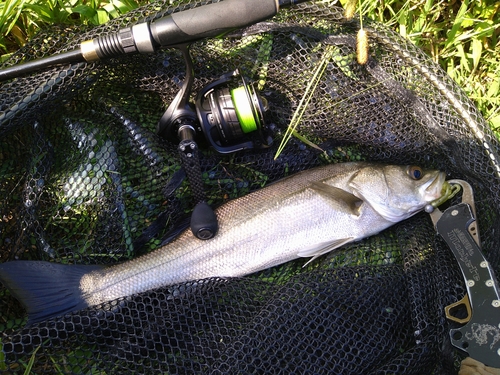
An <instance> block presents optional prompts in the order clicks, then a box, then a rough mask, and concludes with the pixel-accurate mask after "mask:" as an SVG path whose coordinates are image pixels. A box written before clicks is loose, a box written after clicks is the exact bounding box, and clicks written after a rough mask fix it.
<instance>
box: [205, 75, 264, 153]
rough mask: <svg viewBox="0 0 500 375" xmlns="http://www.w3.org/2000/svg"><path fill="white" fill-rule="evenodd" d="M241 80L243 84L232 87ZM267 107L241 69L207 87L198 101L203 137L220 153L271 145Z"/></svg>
mask: <svg viewBox="0 0 500 375" xmlns="http://www.w3.org/2000/svg"><path fill="white" fill-rule="evenodd" d="M238 77H239V78H240V79H241V85H240V86H238V87H236V88H231V84H233V86H234V81H235V80H237V78H238ZM267 105H268V103H267V100H266V99H265V98H263V97H261V96H260V95H259V94H258V93H257V91H256V90H255V88H254V86H253V85H252V84H247V82H246V81H245V78H244V77H243V76H241V75H240V74H239V72H238V70H235V71H234V72H231V73H227V74H225V75H223V76H222V77H221V78H220V79H219V80H217V81H215V82H213V83H211V84H209V85H208V86H206V87H204V88H203V89H202V90H201V91H200V92H199V93H198V96H197V98H196V112H197V114H198V119H199V121H200V124H201V129H202V131H203V134H204V136H205V138H206V139H207V140H208V141H209V142H210V144H211V145H212V147H213V148H215V149H216V150H217V151H218V152H220V153H230V152H236V151H240V150H244V149H251V148H265V147H269V146H271V144H272V138H271V137H269V136H267V135H266V132H265V121H264V112H266V111H267V109H268V107H267Z"/></svg>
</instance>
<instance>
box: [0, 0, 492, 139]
mask: <svg viewBox="0 0 500 375" xmlns="http://www.w3.org/2000/svg"><path fill="white" fill-rule="evenodd" d="M348 1H349V0H340V3H341V4H342V5H344V6H345V4H346V3H347V2H348ZM147 2H148V1H145V0H4V1H2V2H0V57H1V58H2V59H5V58H7V57H8V56H9V54H10V53H12V52H14V51H15V50H17V49H18V48H20V47H21V46H23V45H24V44H25V43H26V42H27V41H28V40H29V39H30V38H32V37H33V36H34V35H35V34H36V33H37V32H38V30H40V29H41V28H45V27H47V26H49V25H52V24H59V25H60V24H67V25H80V24H84V25H88V24H90V25H98V24H103V23H105V22H107V21H108V20H109V19H112V18H115V17H118V16H120V15H121V14H124V13H126V12H128V11H130V10H132V9H135V8H136V7H138V6H139V5H141V4H145V3H147ZM355 2H356V3H358V2H359V0H355ZM358 12H359V5H358ZM361 13H362V14H363V16H364V17H367V18H371V19H374V20H376V21H379V22H382V23H384V24H386V25H388V26H389V27H391V28H393V29H394V30H396V31H397V32H399V33H400V34H401V35H402V36H403V37H405V38H407V39H409V40H410V41H412V42H413V43H414V44H416V45H417V46H418V47H420V48H421V49H423V50H424V51H425V52H426V53H428V54H429V56H431V58H432V59H433V60H434V61H435V62H436V63H438V64H439V65H440V66H441V67H442V68H443V69H444V70H446V71H447V72H448V74H449V75H450V76H451V77H452V78H453V79H454V80H455V81H456V82H457V83H458V84H459V85H460V86H461V87H462V88H463V89H464V91H465V92H466V93H467V95H468V96H469V97H470V98H471V99H472V100H473V101H474V102H475V104H476V106H477V107H478V109H479V110H480V111H481V113H482V114H483V116H484V117H485V118H486V120H487V121H488V122H489V124H490V126H491V128H492V129H493V130H495V131H496V132H497V133H500V42H499V35H500V3H499V2H497V1H496V0H481V1H476V0H456V1H443V0H419V1H417V0H361Z"/></svg>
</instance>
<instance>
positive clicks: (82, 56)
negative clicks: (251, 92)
mask: <svg viewBox="0 0 500 375" xmlns="http://www.w3.org/2000/svg"><path fill="white" fill-rule="evenodd" d="M305 1H308V0H251V1H245V0H224V1H222V2H218V3H211V4H207V5H204V6H201V7H197V8H193V9H189V10H186V11H182V12H176V13H173V14H170V15H168V16H165V17H162V18H159V19H157V20H155V21H153V22H143V23H139V24H137V25H134V26H132V27H126V28H123V29H121V30H119V31H118V32H116V33H112V34H106V35H102V36H100V37H97V38H95V39H91V40H86V41H84V42H82V43H80V47H79V48H77V49H75V50H72V51H68V52H64V53H61V54H57V55H53V56H49V57H46V58H42V59H37V60H34V61H30V62H27V63H24V64H19V65H15V66H12V67H8V68H5V69H1V70H0V81H5V80H8V79H12V78H16V77H19V76H21V75H23V74H26V73H31V72H34V71H37V70H40V69H44V68H47V67H51V66H54V65H61V64H69V63H71V64H73V63H80V62H94V61H98V60H103V59H108V58H111V57H118V56H121V55H126V54H130V53H153V52H155V51H156V50H157V49H159V48H169V47H175V46H177V45H181V44H190V43H192V42H195V41H197V40H200V39H204V38H211V37H217V36H221V35H224V34H226V33H228V32H230V31H232V30H234V29H239V28H242V27H246V26H249V25H252V24H254V23H257V22H260V21H263V20H265V19H268V18H271V17H273V16H274V15H276V14H277V13H278V11H279V10H280V9H281V8H283V7H288V6H292V5H295V4H299V3H302V2H305Z"/></svg>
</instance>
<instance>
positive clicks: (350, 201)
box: [311, 181, 363, 216]
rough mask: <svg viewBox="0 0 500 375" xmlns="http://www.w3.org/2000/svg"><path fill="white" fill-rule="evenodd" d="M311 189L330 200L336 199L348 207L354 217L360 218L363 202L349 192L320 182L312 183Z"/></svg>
mask: <svg viewBox="0 0 500 375" xmlns="http://www.w3.org/2000/svg"><path fill="white" fill-rule="evenodd" d="M311 189H313V190H315V191H317V192H318V193H320V194H323V195H324V196H326V197H328V198H330V199H334V200H336V201H338V202H341V203H342V204H344V205H347V207H348V208H349V211H350V212H351V213H352V214H353V215H356V216H359V214H360V207H361V205H362V204H363V200H362V199H360V198H358V197H356V196H355V195H353V194H351V193H349V192H348V191H345V190H344V189H341V188H338V187H335V186H331V185H328V184H325V183H324V182H318V181H315V182H312V183H311Z"/></svg>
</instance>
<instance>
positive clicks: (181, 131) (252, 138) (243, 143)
mask: <svg viewBox="0 0 500 375" xmlns="http://www.w3.org/2000/svg"><path fill="white" fill-rule="evenodd" d="M305 1H308V0H251V1H249V0H224V1H221V2H217V3H210V4H208V5H204V6H200V7H197V8H193V9H189V10H186V11H182V12H176V13H172V14H170V15H168V16H165V17H162V18H159V19H157V20H155V21H152V22H143V23H139V24H137V25H134V26H132V27H126V28H123V29H120V30H119V31H118V32H116V33H112V34H106V35H102V36H99V37H97V38H95V39H91V40H86V41H84V42H82V43H80V47H79V48H77V49H75V50H73V51H68V52H65V53H62V54H58V55H54V56H50V57H47V58H42V59H38V60H34V61H30V62H27V63H24V64H19V65H15V66H12V67H9V68H6V69H3V70H0V81H5V80H8V79H12V78H16V77H19V76H20V75H23V74H26V73H30V72H34V71H37V70H40V69H44V68H47V67H50V66H54V65H61V64H68V63H85V62H94V61H99V60H104V59H108V58H112V57H119V56H122V55H126V54H131V53H153V52H155V51H156V50H157V49H159V48H177V49H179V50H180V51H181V52H182V54H183V57H184V61H185V63H186V78H185V80H184V83H183V85H182V88H181V90H180V91H179V93H178V94H177V95H176V97H175V98H174V100H173V101H172V102H171V103H170V105H169V107H168V108H167V110H166V112H165V114H164V115H163V116H162V118H161V119H160V121H159V123H158V127H157V134H158V135H160V136H161V137H163V138H166V139H167V140H169V141H171V142H174V143H177V144H178V152H179V155H180V158H181V165H182V167H183V168H184V170H185V172H186V176H187V178H188V180H189V182H190V186H191V189H192V192H193V198H194V200H195V201H196V205H195V207H194V210H193V212H192V215H191V222H190V226H191V230H192V232H193V234H194V235H195V236H196V237H197V238H199V239H202V240H207V239H210V238H212V237H214V236H215V235H216V233H217V232H218V228H219V226H218V220H217V217H216V215H215V213H214V211H213V209H212V208H211V207H210V206H209V205H208V203H207V202H206V196H205V194H204V189H203V181H202V173H201V167H200V160H199V153H198V144H197V141H196V139H197V138H200V137H202V138H205V139H206V140H208V141H209V143H210V144H211V146H212V147H213V148H215V149H216V150H217V151H218V152H219V153H230V152H235V151H239V150H244V149H249V148H266V147H269V146H270V145H271V143H272V139H270V137H269V136H267V135H266V131H265V130H266V126H265V121H264V116H263V114H264V112H265V111H266V109H267V105H266V101H265V99H264V98H262V97H261V96H260V95H259V93H258V92H257V91H256V90H255V89H254V87H253V85H251V84H247V82H246V81H245V78H244V77H243V76H242V75H241V74H240V73H239V72H238V70H236V71H234V72H229V73H227V74H225V75H223V76H222V77H221V78H220V79H219V80H217V81H215V82H213V83H211V84H210V85H208V86H207V87H205V88H204V89H202V90H201V91H200V92H199V93H198V96H197V100H196V103H190V102H189V98H190V96H191V88H192V83H193V72H194V69H193V63H192V60H191V56H190V54H189V45H190V44H191V43H193V42H195V41H197V40H200V39H204V38H210V37H217V36H221V35H224V34H226V33H228V32H230V31H232V30H234V29H239V28H242V27H245V26H250V25H252V24H255V23H257V22H260V21H263V20H265V19H268V18H270V17H272V16H274V15H276V14H277V12H278V11H279V9H280V8H282V7H288V6H292V5H295V4H299V3H302V2H305ZM2 116H4V117H5V114H4V115H2ZM2 116H0V122H1V120H2Z"/></svg>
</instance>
